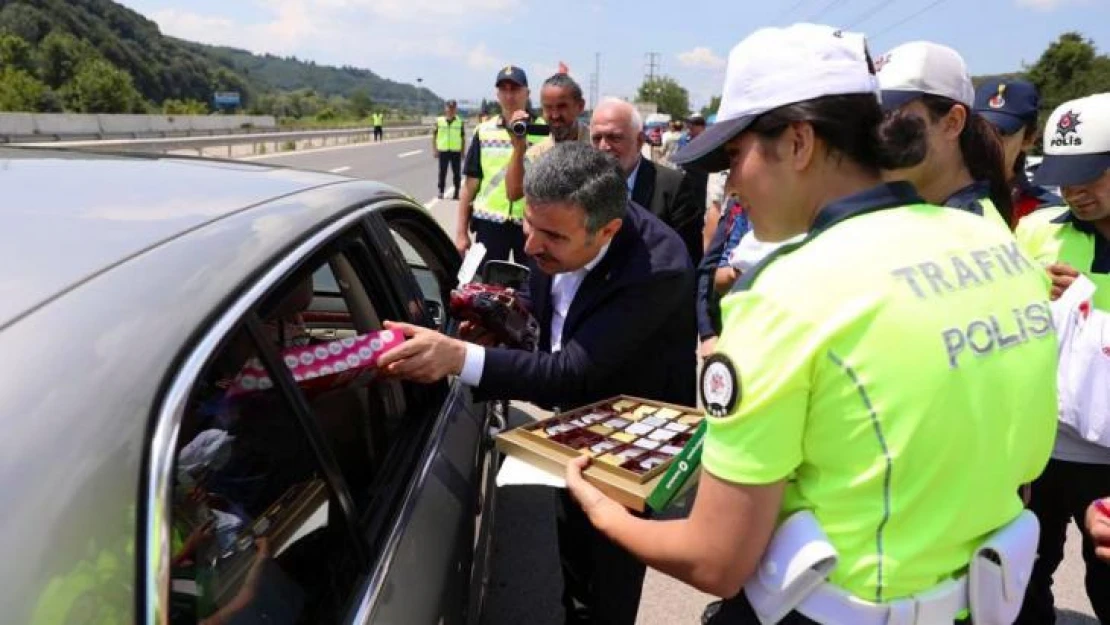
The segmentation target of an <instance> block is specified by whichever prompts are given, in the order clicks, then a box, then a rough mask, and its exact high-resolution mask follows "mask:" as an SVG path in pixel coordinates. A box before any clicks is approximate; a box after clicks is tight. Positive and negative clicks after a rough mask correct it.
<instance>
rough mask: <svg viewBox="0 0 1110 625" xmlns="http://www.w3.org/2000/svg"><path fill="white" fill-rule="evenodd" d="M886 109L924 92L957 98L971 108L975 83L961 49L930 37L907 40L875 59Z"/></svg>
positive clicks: (893, 108)
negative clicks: (960, 51) (955, 48)
mask: <svg viewBox="0 0 1110 625" xmlns="http://www.w3.org/2000/svg"><path fill="white" fill-rule="evenodd" d="M875 68H876V70H877V71H878V73H879V86H880V87H882V90H883V110H886V111H893V110H896V109H899V108H901V107H902V106H903V105H905V104H908V103H909V102H912V101H913V100H916V99H917V98H920V97H921V96H923V95H926V94H929V95H935V96H940V97H943V98H948V99H949V100H954V101H956V102H959V103H960V104H963V105H964V106H966V107H967V108H968V110H970V109H971V107H972V105H973V104H974V102H975V86H974V85H972V83H971V73H970V72H968V71H967V63H965V62H964V59H963V57H962V56H960V54H959V53H958V52H956V51H955V50H953V49H952V48H949V47H947V46H942V45H940V44H937V43H932V42H931V41H911V42H910V43H904V44H902V45H900V46H898V47H897V48H894V49H893V50H891V51H890V52H887V53H886V54H884V55H883V56H881V57H879V58H878V59H876V61H875Z"/></svg>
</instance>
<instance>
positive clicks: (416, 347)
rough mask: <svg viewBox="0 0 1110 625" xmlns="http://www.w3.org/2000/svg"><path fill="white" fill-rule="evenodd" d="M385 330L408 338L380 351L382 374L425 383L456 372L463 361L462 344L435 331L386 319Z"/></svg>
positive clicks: (464, 355)
mask: <svg viewBox="0 0 1110 625" xmlns="http://www.w3.org/2000/svg"><path fill="white" fill-rule="evenodd" d="M385 327H386V329H388V330H393V331H396V332H401V333H402V334H404V335H405V338H406V339H408V340H406V341H405V342H404V343H401V344H400V345H398V346H397V347H394V348H393V349H391V350H389V351H388V352H386V353H384V354H382V356H381V359H380V360H378V367H379V368H381V370H382V371H383V372H385V374H386V375H389V376H395V377H398V378H402V379H405V380H412V381H413V382H420V383H423V384H428V383H432V382H438V381H440V380H442V379H444V378H446V377H447V376H449V375H458V374H459V373H460V372H461V371H462V367H463V362H464V361H465V360H466V344H465V343H463V342H462V341H460V340H458V339H453V338H451V337H448V336H444V335H442V334H440V333H439V332H436V331H435V330H429V329H428V328H421V327H420V326H414V325H410V324H407V323H397V322H394V321H386V322H385Z"/></svg>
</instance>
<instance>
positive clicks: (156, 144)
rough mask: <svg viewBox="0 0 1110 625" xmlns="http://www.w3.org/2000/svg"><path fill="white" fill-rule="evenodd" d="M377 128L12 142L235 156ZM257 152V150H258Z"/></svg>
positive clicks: (391, 131) (401, 130)
mask: <svg viewBox="0 0 1110 625" xmlns="http://www.w3.org/2000/svg"><path fill="white" fill-rule="evenodd" d="M432 128H433V127H432V126H392V127H391V126H386V127H384V128H383V129H382V133H383V136H387V137H391V138H396V137H409V136H420V135H428V134H431V131H432ZM373 133H374V129H373V128H369V127H362V128H348V129H343V130H299V131H291V132H290V131H285V132H281V131H278V132H262V133H258V132H256V133H250V134H224V135H217V136H203V137H165V138H146V139H98V140H88V141H45V142H44V141H37V142H26V143H14V142H13V143H12V144H11V145H18V146H23V147H53V148H73V149H80V150H91V151H108V152H158V153H166V152H170V151H174V150H196V151H197V154H203V153H204V149H205V148H212V147H224V146H226V147H227V148H228V156H229V157H230V156H232V153H231V152H232V148H233V147H234V146H237V145H250V144H253V145H254V146H255V147H256V148H257V146H260V145H261V146H264V145H267V144H274V146H275V148H274V151H275V152H277V151H281V150H278V149H277V144H288V143H293V144H294V146H295V145H296V144H297V143H298V142H301V141H308V142H310V144H311V145H310V147H317V146H315V145H314V144H312V142H314V141H316V140H317V139H319V140H321V145H327V142H328V139H335V140H336V143H338V141H339V139H344V138H345V139H348V141H347V142H348V143H353V142H355V140H356V139H358V138H360V137H361V136H365V137H366V140H367V141H369V140H370V138H371V137H372V136H373ZM256 151H257V150H256Z"/></svg>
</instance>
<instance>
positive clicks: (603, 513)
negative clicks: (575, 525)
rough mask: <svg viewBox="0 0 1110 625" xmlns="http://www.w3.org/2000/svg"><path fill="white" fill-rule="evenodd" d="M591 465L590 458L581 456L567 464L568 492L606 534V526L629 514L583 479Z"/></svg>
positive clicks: (595, 525) (591, 521) (594, 523)
mask: <svg viewBox="0 0 1110 625" xmlns="http://www.w3.org/2000/svg"><path fill="white" fill-rule="evenodd" d="M589 464H590V457H589V456H585V455H583V456H579V457H577V458H575V459H574V460H571V461H570V462H568V463H567V472H566V480H567V490H568V491H570V495H571V497H573V498H574V500H575V501H576V502H578V505H579V506H581V507H582V511H583V512H585V513H586V517H588V518H589V519H590V523H592V524H593V525H594V527H596V528H598V529H599V530H602V532H603V533H604V531H605V526H606V524H607V523H608V522H609V521H611V520H613V519H614V518H617V517H620V516H622V515H626V514H628V511H627V510H625V509H624V506H622V505H620V504H619V503H617V502H616V501H613V500H612V499H610V498H609V497H608V496H606V495H605V493H603V492H601V491H600V490H598V489H597V488H596V487H595V486H594V485H593V484H590V483H589V482H587V481H586V478H584V477H582V472H583V471H585V470H586V467H588V466H589Z"/></svg>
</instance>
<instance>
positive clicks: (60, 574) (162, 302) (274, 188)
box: [0, 148, 499, 625]
mask: <svg viewBox="0 0 1110 625" xmlns="http://www.w3.org/2000/svg"><path fill="white" fill-rule="evenodd" d="M0 217H2V218H3V222H4V226H3V228H2V234H0V354H2V355H3V359H2V361H0V362H2V364H0V379H2V380H3V382H2V384H0V406H3V413H4V421H3V424H4V427H3V430H4V431H3V435H2V436H0V449H2V451H0V464H2V466H3V470H2V472H0V476H2V478H0V479H3V488H2V490H0V492H2V493H3V495H4V498H3V500H4V502H5V504H6V510H5V511H4V513H3V514H2V515H0V519H2V520H0V553H4V555H5V560H6V564H5V565H4V566H3V567H2V569H0V570H2V571H3V572H2V574H0V610H2V612H3V614H4V618H3V621H4V622H5V623H33V624H35V625H41V624H46V623H59V624H62V623H64V624H66V625H75V624H82V623H93V624H98V625H99V624H109V623H111V624H116V623H144V624H155V623H172V624H174V625H176V624H178V623H190V624H191V623H206V624H214V623H269V624H285V623H288V624H293V623H405V624H408V623H467V622H470V623H473V622H475V621H476V620H477V618H478V614H479V612H480V608H481V597H482V594H483V588H484V585H485V583H484V580H485V579H486V568H487V563H488V553H489V544H490V540H489V536H490V529H491V526H492V515H491V511H492V506H493V499H492V495H493V493H494V489H493V488H492V478H493V470H492V467H493V466H494V463H495V462H496V459H495V452H494V451H493V449H492V446H491V444H490V440H489V432H490V428H491V426H493V425H495V424H493V423H492V422H491V421H493V420H496V419H497V418H499V417H498V415H497V413H496V411H492V410H490V409H489V406H487V405H486V404H484V403H481V402H476V401H474V400H473V399H472V397H471V395H470V391H469V390H468V389H467V387H465V386H462V385H460V384H459V383H458V382H457V381H454V382H451V383H446V382H445V383H440V384H433V385H415V384H409V383H402V382H399V381H396V380H386V379H380V378H377V377H375V376H374V375H373V374H372V371H370V370H363V371H362V373H363V375H358V376H353V377H352V376H346V377H345V378H343V379H342V380H341V378H340V377H339V376H336V377H335V378H328V379H327V380H325V381H328V382H329V384H328V385H315V386H313V385H307V384H306V383H305V381H304V380H302V381H300V382H298V381H297V380H296V379H295V378H294V376H293V374H292V370H291V368H290V366H289V363H288V362H286V361H285V360H283V359H285V358H287V355H288V354H289V353H294V352H296V350H298V349H302V348H304V347H305V346H324V347H325V348H327V349H331V346H334V345H340V344H342V343H343V340H344V339H357V338H358V337H360V336H363V335H367V334H369V333H372V332H374V331H376V330H379V329H381V327H382V323H383V321H385V320H400V321H406V322H410V323H416V324H422V325H425V326H433V327H439V328H441V329H444V330H446V331H448V332H451V331H453V330H454V328H455V325H456V324H455V322H454V321H453V320H451V319H450V318H449V317H448V315H447V314H446V312H445V310H446V309H445V303H446V302H447V301H448V300H447V297H448V294H449V292H450V289H451V288H453V287H454V285H455V278H454V276H455V274H456V272H457V270H458V266H459V262H460V259H459V256H458V253H457V252H456V251H455V250H454V247H453V246H452V244H451V242H450V240H449V239H448V238H447V236H446V235H445V234H444V232H443V231H442V230H441V229H440V228H439V226H438V225H437V224H436V223H435V222H434V221H433V220H432V219H431V217H430V216H429V215H428V214H427V212H426V211H425V210H424V209H423V207H421V206H419V205H417V204H415V203H414V202H413V201H412V200H411V199H409V198H408V197H406V196H405V195H404V194H402V193H400V192H398V191H396V190H394V189H392V188H390V187H387V186H384V185H381V184H376V183H372V182H367V181H360V180H353V179H350V178H345V177H341V176H336V175H330V174H321V173H312V172H304V171H297V170H291V169H285V168H278V167H268V166H262V165H256V164H245V163H239V162H224V161H212V160H202V159H189V158H170V157H166V158H154V157H135V156H116V155H92V154H82V153H74V152H65V151H52V150H29V149H16V148H0ZM252 365H253V366H258V367H263V368H264V369H265V371H266V372H267V374H268V376H269V377H268V378H266V379H267V382H266V383H265V384H259V385H256V386H253V387H251V388H248V387H247V386H246V385H245V382H244V377H243V371H245V370H246V369H245V368H246V367H249V366H252ZM347 378H350V379H347Z"/></svg>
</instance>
